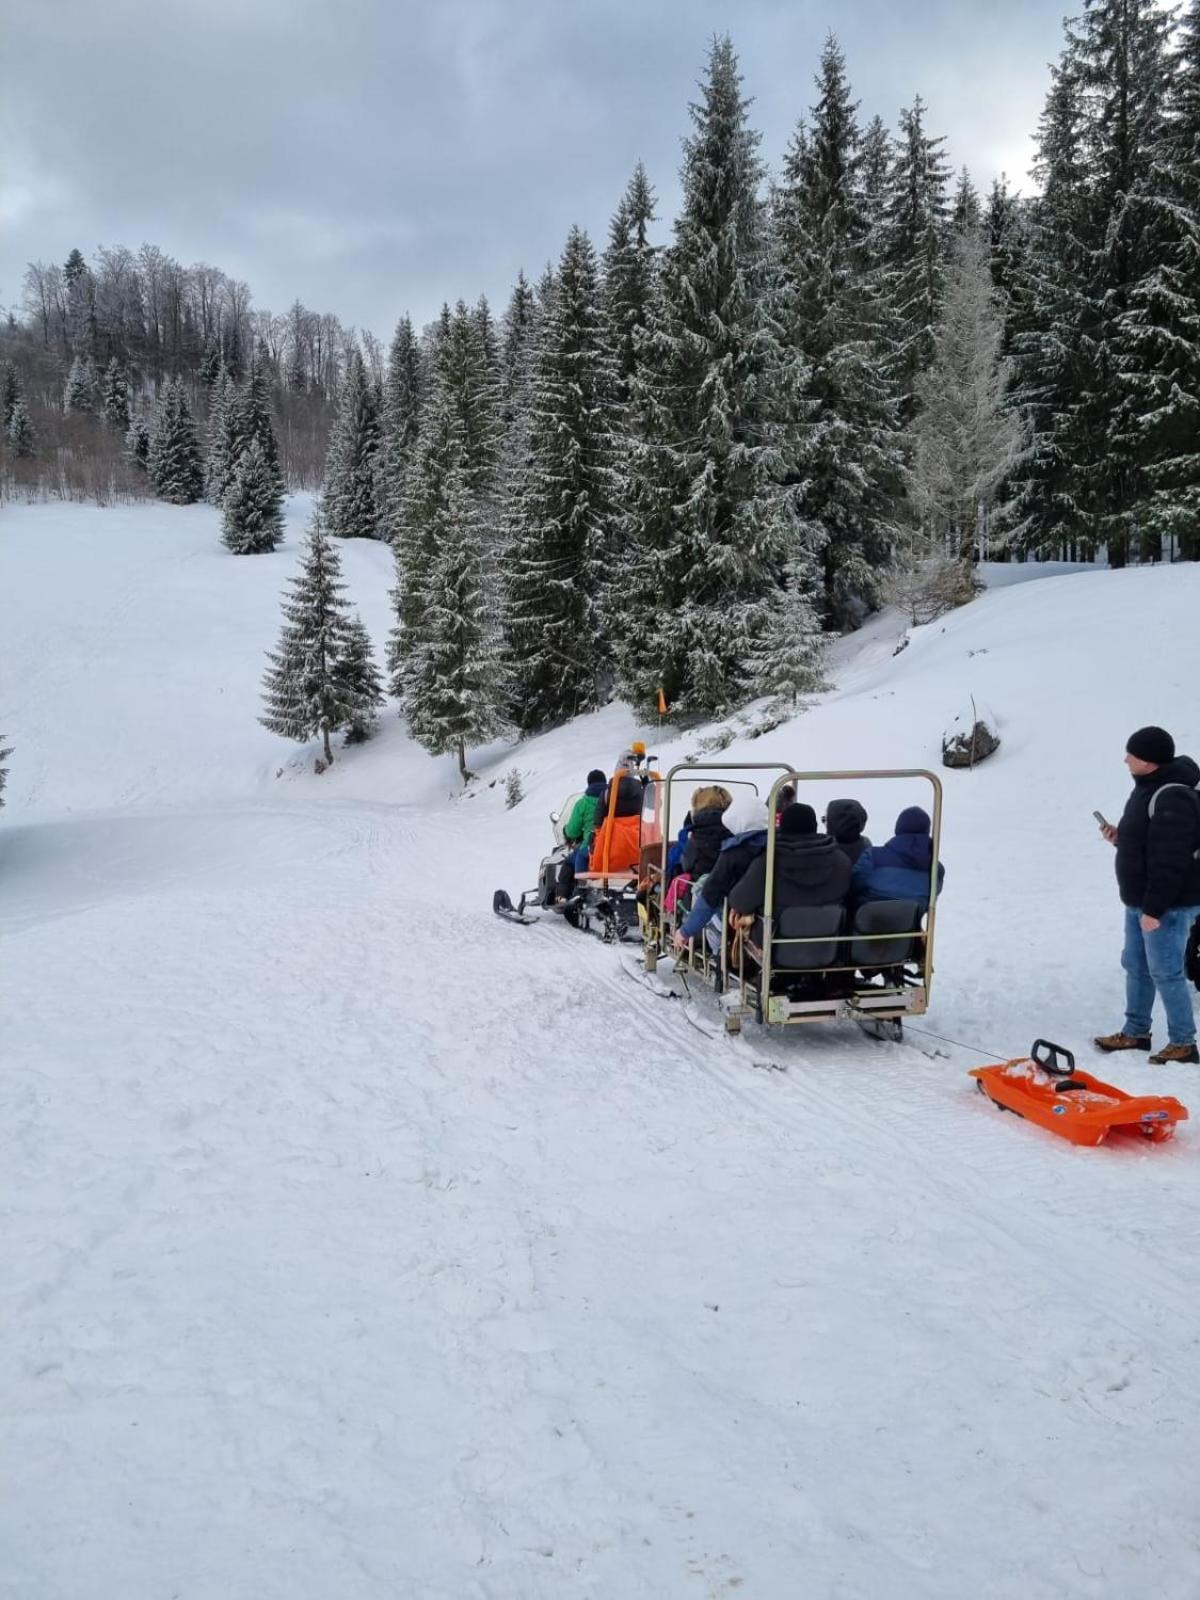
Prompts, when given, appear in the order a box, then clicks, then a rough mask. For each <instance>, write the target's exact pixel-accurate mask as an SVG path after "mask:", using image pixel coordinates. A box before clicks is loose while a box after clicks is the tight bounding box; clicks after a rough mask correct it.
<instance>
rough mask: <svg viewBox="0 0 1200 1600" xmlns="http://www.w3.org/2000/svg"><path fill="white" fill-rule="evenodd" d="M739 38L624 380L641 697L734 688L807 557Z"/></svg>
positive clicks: (699, 707) (625, 648)
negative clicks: (639, 427) (632, 431)
mask: <svg viewBox="0 0 1200 1600" xmlns="http://www.w3.org/2000/svg"><path fill="white" fill-rule="evenodd" d="M746 109H747V102H746V101H745V99H744V98H743V96H742V92H741V77H740V74H739V71H738V65H737V60H736V57H735V55H734V51H733V46H732V44H731V43H730V41H729V39H728V38H722V39H718V40H716V41H715V42H714V44H713V46H712V49H711V52H710V55H709V61H708V70H707V73H706V76H705V80H704V82H703V84H702V91H701V100H700V102H699V104H697V105H694V106H693V107H692V108H691V114H692V121H693V125H694V131H693V133H692V135H691V137H690V138H689V139H688V140H687V141H686V142H685V145H684V165H683V173H682V177H683V193H684V199H683V211H682V214H681V215H680V217H679V218H678V220H677V221H676V223H675V233H674V240H673V242H672V244H671V246H670V247H669V248H668V249H667V251H666V252H665V254H664V258H663V263H662V275H661V289H660V293H659V294H658V295H657V296H656V302H655V307H654V311H653V314H652V318H651V322H650V325H649V328H648V330H647V333H646V336H645V339H644V340H643V341H642V342H643V347H644V351H645V360H644V363H643V366H642V370H641V371H640V373H639V374H638V375H637V376H636V377H635V380H634V401H633V403H634V404H635V405H636V406H637V407H638V410H639V414H640V415H641V416H642V417H643V418H644V419H645V420H644V429H645V432H644V434H642V435H640V436H639V435H635V436H634V437H632V438H631V439H630V441H629V446H628V449H629V456H630V490H629V502H628V503H629V512H628V516H627V521H626V526H625V529H624V534H625V544H626V546H627V550H626V551H625V552H623V556H622V561H621V566H620V570H619V571H618V573H617V575H616V576H617V583H616V586H615V590H614V593H615V594H616V595H617V596H619V598H620V601H621V612H620V615H619V618H618V621H617V625H616V630H615V631H616V635H617V636H616V638H615V641H614V643H615V646H616V656H617V666H618V670H619V674H620V680H621V685H622V692H623V693H624V695H625V696H626V698H628V699H629V700H630V701H631V702H632V703H633V704H634V705H635V706H637V707H639V708H641V709H642V710H644V711H647V712H649V711H651V710H652V709H653V707H654V705H655V701H656V696H657V693H658V691H659V690H660V689H661V690H662V691H663V692H664V693H665V695H666V698H667V700H668V703H669V704H670V705H672V706H673V707H675V708H677V709H678V710H680V711H684V712H688V713H693V714H710V713H713V712H717V711H721V710H724V709H726V708H728V707H729V706H732V705H735V704H737V703H738V702H740V701H742V700H745V699H746V698H747V697H748V696H749V695H750V694H751V693H752V692H753V690H754V687H755V684H756V682H757V681H758V679H759V677H760V675H761V669H760V666H759V665H758V661H759V655H760V650H761V640H762V638H763V636H764V634H765V632H766V630H767V627H768V624H769V621H770V618H771V616H772V614H773V612H774V610H775V608H776V607H777V606H778V604H779V603H780V598H781V596H782V595H783V594H784V593H785V588H784V585H785V582H786V580H787V574H788V573H789V571H794V570H796V569H797V567H799V568H800V570H804V569H805V565H806V562H807V560H808V559H810V556H809V552H808V551H807V549H806V539H807V537H808V530H806V529H805V528H804V526H803V525H802V523H801V520H800V518H799V515H798V512H797V507H796V491H795V489H794V487H792V485H791V480H792V479H793V478H794V476H795V471H794V468H795V461H794V452H795V440H794V436H793V433H792V430H791V429H790V428H789V427H788V423H789V421H790V420H791V418H792V415H793V411H794V393H795V389H796V383H797V377H798V374H797V372H796V364H795V361H794V359H793V358H791V357H790V356H789V354H788V352H786V351H785V349H784V348H783V346H782V345H781V343H780V341H779V339H778V337H777V332H776V323H775V312H776V303H775V302H776V300H777V293H776V277H775V271H774V263H773V259H772V252H771V247H770V239H769V235H768V229H767V226H766V220H767V219H766V217H765V215H764V205H763V201H762V198H761V196H760V193H759V186H760V182H761V178H762V169H761V165H760V162H759V159H758V154H757V147H758V142H759V141H758V135H757V134H756V133H754V132H753V131H752V130H751V129H750V127H749V126H748V123H747V120H746Z"/></svg>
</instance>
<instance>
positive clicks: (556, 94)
mask: <svg viewBox="0 0 1200 1600" xmlns="http://www.w3.org/2000/svg"><path fill="white" fill-rule="evenodd" d="M1061 18H1062V9H1061V7H1060V5H1059V3H1058V0H954V3H950V0H724V3H721V4H718V3H715V0H153V3H150V0H0V306H6V305H10V304H17V303H18V302H19V300H20V294H21V277H22V274H23V272H24V268H25V263H26V262H27V261H29V260H32V259H36V258H41V259H46V260H51V259H53V260H58V261H62V260H63V259H64V258H65V256H66V254H67V252H68V251H69V250H70V249H71V247H72V246H74V245H78V246H79V247H80V248H81V249H82V250H83V251H84V253H85V254H86V255H89V256H90V255H91V254H92V252H93V251H94V249H95V248H96V246H97V245H99V244H127V245H130V246H132V247H133V248H135V249H136V247H137V246H138V245H139V244H141V243H142V242H143V241H149V242H151V243H154V244H157V245H159V246H161V247H162V248H163V249H164V250H166V251H168V252H169V253H170V254H172V255H174V256H176V257H178V258H179V259H180V260H181V261H184V262H185V263H190V262H192V261H197V260H205V261H209V262H212V263H213V264H214V265H216V266H219V267H222V268H223V269H224V270H225V271H226V272H229V273H230V274H231V275H233V276H235V277H240V278H244V279H246V281H247V282H248V283H249V284H250V286H251V288H252V289H253V291H254V303H255V304H256V305H258V306H266V307H269V308H270V309H272V310H275V311H282V310H283V309H284V308H285V307H286V306H287V305H288V304H289V303H290V301H292V300H293V299H295V298H296V297H299V298H300V299H301V300H303V301H304V302H305V304H306V305H308V306H310V307H312V308H313V309H315V310H318V311H333V312H336V313H337V315H338V316H340V317H341V318H342V320H343V321H344V322H346V323H348V324H357V325H358V326H360V327H369V328H371V329H373V330H374V331H375V332H376V333H378V334H380V335H381V336H385V337H386V336H387V335H388V334H389V333H390V330H391V328H392V326H393V325H394V323H395V321H396V318H397V316H398V315H399V314H400V313H401V312H402V311H405V310H407V311H409V312H411V314H412V315H413V316H414V317H415V318H416V319H417V320H418V322H424V321H426V320H428V319H429V318H431V317H432V316H433V315H434V314H435V313H436V311H437V308H438V306H439V304H440V303H441V301H442V300H443V299H449V300H454V299H456V298H457V297H458V296H460V295H461V296H464V297H465V298H467V299H474V298H476V297H477V296H478V295H479V294H480V293H486V294H487V295H488V296H489V297H490V298H491V299H492V300H493V302H494V304H495V305H496V307H497V310H499V309H501V308H502V306H503V302H504V300H505V299H506V298H507V294H508V289H509V286H510V285H511V283H512V280H513V278H514V277H515V275H516V272H517V269H518V267H521V266H523V267H524V268H525V270H526V272H527V274H529V275H530V276H531V277H532V276H535V275H536V274H537V273H538V272H539V271H540V270H541V267H542V266H543V264H544V263H545V262H546V260H548V259H550V258H552V257H556V256H557V255H558V253H559V251H560V249H561V247H562V243H563V239H564V237H565V235H566V232H567V229H568V228H569V227H570V225H571V224H572V223H573V222H579V223H580V224H581V225H582V226H584V227H586V228H587V229H589V231H590V232H591V233H592V235H593V238H594V239H595V240H596V242H597V244H598V245H602V243H603V240H604V236H605V232H606V229H607V224H608V218H609V216H610V215H611V213H612V210H613V207H614V205H615V203H616V201H617V199H618V197H619V195H620V193H621V191H622V189H623V188H624V186H625V182H626V180H627V178H628V175H629V172H630V170H631V169H632V167H633V164H634V162H635V161H636V160H637V159H638V158H639V157H640V158H641V159H642V160H644V161H645V163H646V167H647V170H648V172H649V174H650V178H651V181H652V182H653V184H654V185H655V187H656V189H657V192H658V195H659V197H660V213H661V215H662V219H663V220H662V221H661V222H660V226H659V232H660V236H661V237H662V238H664V239H665V238H666V236H667V233H668V227H669V217H670V213H671V210H672V208H673V206H674V204H675V200H676V197H677V194H678V180H677V169H678V165H679V141H680V138H681V136H682V135H683V134H684V133H685V132H686V131H687V128H688V117H687V104H688V101H689V100H690V99H692V98H694V91H695V83H696V79H697V77H698V75H699V73H700V72H701V70H702V68H703V64H704V59H705V52H706V48H707V44H708V41H709V39H710V38H711V37H712V35H713V33H714V32H718V31H724V30H728V31H730V32H731V33H732V35H733V39H734V44H735V46H736V48H737V50H738V53H739V55H740V58H741V63H742V71H743V74H744V79H745V87H746V92H747V93H748V94H750V95H752V96H753V97H754V100H755V104H754V106H753V108H752V113H751V115H752V118H753V121H754V123H755V125H756V126H757V127H758V128H759V130H760V131H761V132H762V134H763V154H764V155H765V157H766V158H767V160H768V161H769V162H771V163H772V164H775V163H777V162H778V160H779V157H780V155H781V153H782V151H783V149H784V147H785V145H786V142H787V139H788V136H789V134H790V132H791V129H792V127H793V126H794V124H795V121H796V119H797V117H798V116H799V115H801V114H802V113H804V112H806V111H807V108H808V107H809V105H810V104H811V101H812V99H813V89H812V77H813V72H814V70H815V68H816V64H817V57H818V55H819V52H820V49H821V44H822V41H823V39H824V36H825V34H826V33H827V31H828V30H829V29H830V28H831V27H832V28H833V29H834V31H835V32H836V33H837V35H838V37H839V39H840V41H841V44H842V47H843V49H844V50H845V53H846V56H847V64H848V68H849V73H850V79H851V83H852V85H853V88H854V92H855V94H856V96H857V97H858V98H859V100H860V101H861V103H862V118H863V120H864V121H865V120H866V119H867V118H868V117H869V116H870V115H872V114H874V113H875V112H878V113H879V114H880V115H881V116H883V118H884V119H885V120H886V121H887V122H888V123H889V124H890V125H891V124H894V122H895V117H896V113H897V111H898V110H899V108H900V107H901V106H902V105H905V104H907V103H908V102H910V101H911V99H912V97H913V95H914V94H915V93H917V92H920V94H921V95H922V96H923V97H924V99H925V100H926V101H927V103H928V106H929V125H930V128H931V131H934V132H940V133H944V134H946V136H947V146H946V147H947V150H948V152H949V155H950V158H951V161H952V162H953V164H954V165H955V166H956V167H957V166H959V165H961V164H962V163H964V162H965V163H966V164H967V165H968V166H969V167H970V168H971V171H972V173H973V175H974V176H975V178H976V181H977V184H978V186H979V187H980V189H984V188H986V187H987V186H988V185H990V183H991V180H992V178H993V177H994V176H995V175H996V174H997V173H999V172H1001V171H1005V172H1007V173H1008V174H1009V177H1010V180H1012V181H1013V183H1014V184H1015V185H1016V186H1017V187H1024V188H1025V189H1027V190H1028V188H1029V187H1030V185H1029V181H1028V177H1027V172H1028V166H1029V161H1030V156H1031V152H1032V145H1031V142H1030V135H1031V134H1032V132H1033V131H1034V129H1035V127H1036V123H1037V117H1038V113H1039V110H1040V107H1041V103H1042V99H1043V97H1044V95H1045V91H1046V87H1047V83H1048V70H1047V67H1048V63H1049V62H1050V61H1051V60H1053V59H1054V58H1055V57H1056V56H1057V55H1058V52H1059V49H1060V46H1061V41H1062V25H1061Z"/></svg>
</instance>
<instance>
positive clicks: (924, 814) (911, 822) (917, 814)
mask: <svg viewBox="0 0 1200 1600" xmlns="http://www.w3.org/2000/svg"><path fill="white" fill-rule="evenodd" d="M929 827H930V823H929V813H928V811H922V810H921V808H920V806H909V807H908V809H907V810H905V811H902V812H901V813H900V815H899V816H898V817H897V818H896V832H897V833H928V832H929Z"/></svg>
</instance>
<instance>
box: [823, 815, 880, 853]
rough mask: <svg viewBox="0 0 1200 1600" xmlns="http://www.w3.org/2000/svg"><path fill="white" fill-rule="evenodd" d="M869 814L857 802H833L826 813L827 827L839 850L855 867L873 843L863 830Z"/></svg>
mask: <svg viewBox="0 0 1200 1600" xmlns="http://www.w3.org/2000/svg"><path fill="white" fill-rule="evenodd" d="M866 825H867V813H866V811H865V809H864V808H863V807H862V806H861V805H860V804H859V802H858V801H857V800H831V801H830V802H829V805H828V807H827V809H826V812H825V826H826V827H827V828H828V829H829V833H830V837H831V838H832V839H833V841H834V843H835V844H836V845H837V847H838V849H839V850H840V851H841V852H842V854H843V855H844V856H845V857H846V859H847V860H848V861H849V863H850V865H851V866H853V865H854V863H855V862H856V861H857V860H858V858H859V856H860V855H862V853H863V851H864V850H869V849H870V848H871V841H870V839H868V838H867V836H866V834H865V833H864V832H863V829H864V828H865V827H866Z"/></svg>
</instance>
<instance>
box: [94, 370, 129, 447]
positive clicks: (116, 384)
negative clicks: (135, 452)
mask: <svg viewBox="0 0 1200 1600" xmlns="http://www.w3.org/2000/svg"><path fill="white" fill-rule="evenodd" d="M101 406H102V409H103V411H104V420H105V421H106V422H107V423H108V424H109V426H110V427H112V428H115V429H116V430H117V431H118V432H119V433H122V434H125V433H128V432H129V377H128V374H127V373H126V371H125V368H124V367H123V366H122V365H121V363H120V361H118V360H117V358H116V356H113V358H112V360H111V361H110V362H109V363H108V366H107V367H106V368H105V372H104V392H103V396H102V400H101Z"/></svg>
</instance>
